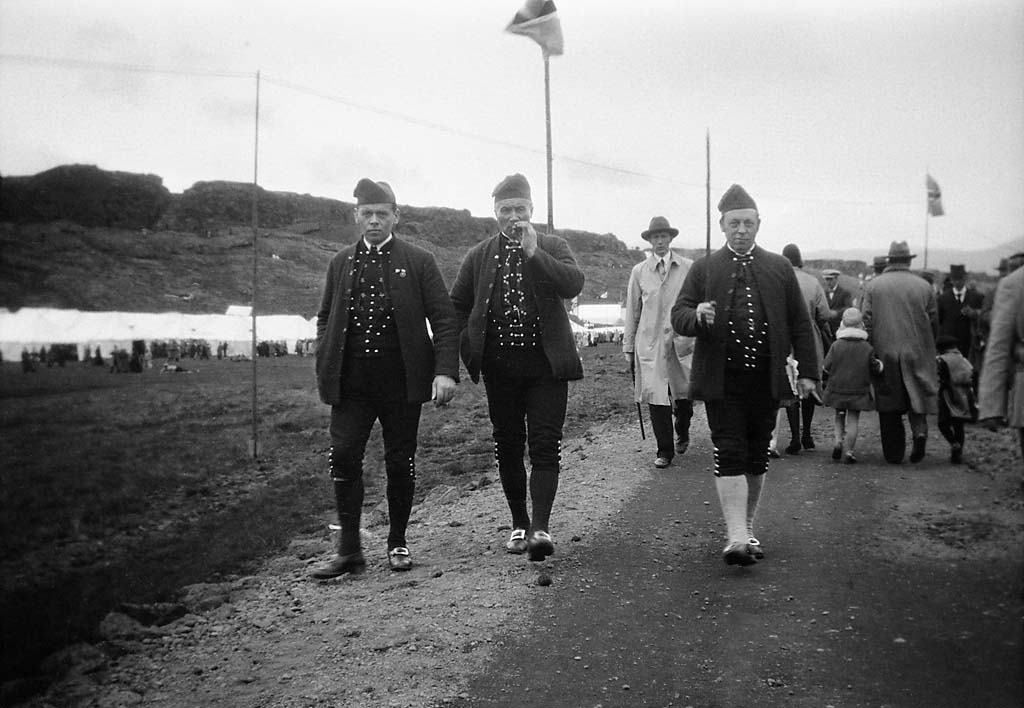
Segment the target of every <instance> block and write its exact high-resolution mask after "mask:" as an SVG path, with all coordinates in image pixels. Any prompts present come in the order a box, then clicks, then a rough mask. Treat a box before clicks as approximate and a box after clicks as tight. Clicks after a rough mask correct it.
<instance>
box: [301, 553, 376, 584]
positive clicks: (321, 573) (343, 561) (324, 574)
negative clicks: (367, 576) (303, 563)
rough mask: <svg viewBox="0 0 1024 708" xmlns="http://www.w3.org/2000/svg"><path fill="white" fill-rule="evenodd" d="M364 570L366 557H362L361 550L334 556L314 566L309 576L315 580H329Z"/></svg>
mask: <svg viewBox="0 0 1024 708" xmlns="http://www.w3.org/2000/svg"><path fill="white" fill-rule="evenodd" d="M364 570H366V559H365V558H363V552H362V551H356V552H355V553H350V554H349V555H347V556H342V555H337V556H334V558H332V559H331V560H329V561H327V562H326V563H321V564H320V565H316V566H314V567H313V570H311V571H310V572H309V576H310V577H311V578H316V579H317V580H330V579H331V578H337V577H338V576H340V575H345V574H346V573H352V574H353V575H357V574H359V573H362V572H363V571H364Z"/></svg>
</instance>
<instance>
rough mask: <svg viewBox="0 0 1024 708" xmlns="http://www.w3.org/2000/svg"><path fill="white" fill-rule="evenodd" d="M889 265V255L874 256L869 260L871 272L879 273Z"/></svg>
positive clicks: (873, 273)
mask: <svg viewBox="0 0 1024 708" xmlns="http://www.w3.org/2000/svg"><path fill="white" fill-rule="evenodd" d="M888 265H889V256H875V257H874V258H873V259H872V260H871V274H872V275H881V274H882V271H883V270H885V268H886V266H888Z"/></svg>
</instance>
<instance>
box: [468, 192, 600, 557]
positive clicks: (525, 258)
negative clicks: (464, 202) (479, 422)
mask: <svg viewBox="0 0 1024 708" xmlns="http://www.w3.org/2000/svg"><path fill="white" fill-rule="evenodd" d="M491 196H493V197H494V216H495V218H496V219H497V222H498V233H497V234H495V235H494V236H491V237H490V238H488V239H486V240H484V241H483V242H481V243H479V244H477V245H476V246H474V247H473V248H472V249H470V251H469V253H467V254H466V257H465V259H463V261H462V266H461V267H460V268H459V274H458V276H456V279H455V284H454V285H453V286H452V291H451V297H452V303H453V304H454V305H455V311H456V314H457V317H458V327H459V330H460V331H461V332H462V336H461V349H462V360H463V362H464V363H465V365H466V369H467V370H468V371H469V375H470V378H471V379H472V380H473V382H474V383H476V382H477V381H479V379H480V377H481V375H482V376H483V379H484V386H485V388H486V390H487V407H488V411H489V413H490V418H491V426H492V429H493V436H494V453H495V456H496V457H497V462H498V476H499V477H500V479H501V486H502V490H503V491H504V493H505V499H506V501H507V502H508V506H509V511H510V512H511V515H512V534H511V536H510V538H509V540H508V542H507V543H506V544H505V548H506V550H507V551H508V552H509V553H516V554H522V553H528V554H529V558H530V560H533V561H539V560H543V559H544V558H546V557H547V556H550V555H551V554H552V553H554V551H555V545H554V542H553V541H552V539H551V534H550V533H549V528H548V527H549V524H550V519H551V509H552V506H553V505H554V501H555V494H556V492H557V491H558V476H559V472H560V468H561V463H560V452H559V449H560V446H561V441H562V426H563V425H564V423H565V411H566V405H567V402H568V395H569V389H568V382H569V381H572V380H576V379H581V378H583V362H582V361H581V360H580V355H579V351H578V350H577V348H576V340H575V338H574V337H573V333H572V328H571V327H570V325H569V313H568V312H567V311H566V309H565V300H569V299H572V298H574V297H576V296H577V295H579V293H580V291H582V290H583V271H582V270H581V269H580V267H579V266H578V265H577V263H576V259H575V258H574V257H573V255H572V250H571V249H570V248H569V244H568V243H566V241H565V240H564V239H562V238H561V237H559V236H556V235H554V234H540V233H537V231H536V230H535V229H534V227H533V224H531V223H530V218H531V217H532V216H533V201H532V198H531V194H530V184H529V182H528V181H527V180H526V178H525V177H524V176H523V175H521V174H514V175H509V176H508V177H506V178H505V179H503V180H502V181H501V182H500V183H499V184H498V186H497V187H495V188H494V191H493V192H492V193H491ZM527 442H529V454H530V474H529V476H527V473H526V465H525V461H524V453H525V452H526V445H527ZM527 490H529V495H530V501H531V503H532V518H531V512H530V508H529V507H528V506H527V499H526V496H527Z"/></svg>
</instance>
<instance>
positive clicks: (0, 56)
mask: <svg viewBox="0 0 1024 708" xmlns="http://www.w3.org/2000/svg"><path fill="white" fill-rule="evenodd" d="M3 60H10V61H19V62H24V63H30V64H40V65H50V66H59V67H64V68H71V69H81V68H92V69H103V70H108V71H129V72H136V73H152V74H169V75H175V76H202V77H217V78H230V79H253V78H254V77H255V76H256V73H255V72H230V71H216V70H210V69H192V68H187V69H186V68H179V69H168V68H161V67H156V66H151V65H145V64H121V63H115V62H104V61H96V60H89V59H65V58H57V57H41V56H32V55H27V54H6V53H0V61H3ZM262 79H263V81H264V82H265V83H269V84H274V85H277V86H280V87H282V88H285V89H288V90H291V91H295V92H297V93H302V94H306V95H308V96H313V97H316V98H320V99H323V100H325V101H331V102H333V103H338V104H340V105H343V106H347V107H349V108H352V109H355V110H359V111H364V112H368V113H374V114H377V115H380V116H385V117H387V118H391V119H393V120H397V121H400V122H403V123H407V124H410V125H415V126H419V127H421V128H426V129H429V130H434V131H437V132H441V133H446V134H448V135H453V136H456V137H460V138H464V139H468V140H474V141H477V142H481V143H486V144H490V145H498V146H501V147H506V148H510V149H513V150H519V151H522V152H528V153H532V154H535V155H544V154H545V151H544V150H540V149H537V148H534V147H530V146H528V145H521V144H519V143H514V142H510V141H507V140H501V139H499V138H495V137H492V136H489V135H481V134H479V133H473V132H471V131H467V130H461V129H458V128H453V127H451V126H449V125H445V124H443V123H438V122H435V121H429V120H424V119H422V118H417V117H415V116H411V115H408V114H405V113H400V112H398V111H392V110H388V109H384V108H378V107H376V106H369V105H366V104H363V103H359V102H357V101H353V100H352V99H350V98H345V97H343V96H339V95H336V94H331V93H328V92H326V91H322V90H320V89H316V88H312V87H309V86H304V85H302V84H298V83H295V82H294V81H288V80H287V79H278V78H274V77H270V76H267V75H266V74H263V75H262ZM554 157H555V158H556V159H558V160H559V161H560V162H563V163H569V164H575V165H580V166H582V167H589V168H592V169H598V170H604V171H606V172H614V173H615V174H620V175H625V176H627V177H635V178H639V179H648V180H653V181H657V182H664V183H667V184H673V185H677V186H681V187H686V188H690V189H693V190H701V193H703V190H704V188H705V185H704V184H699V183H697V182H688V181H685V180H680V179H676V178H673V177H666V176H664V175H656V174H652V173H650V172H642V171H640V170H635V169H629V168H625V167H618V166H615V165H609V164H606V163H601V162H595V161H593V160H584V159H581V158H577V157H572V156H569V155H562V154H558V153H555V154H554ZM763 196H765V197H768V198H771V199H777V200H780V201H788V202H798V203H805V204H834V205H845V206H907V205H910V204H914V203H916V202H911V201H880V200H864V199H834V198H828V199H823V198H816V197H794V196H790V195H780V194H771V193H763Z"/></svg>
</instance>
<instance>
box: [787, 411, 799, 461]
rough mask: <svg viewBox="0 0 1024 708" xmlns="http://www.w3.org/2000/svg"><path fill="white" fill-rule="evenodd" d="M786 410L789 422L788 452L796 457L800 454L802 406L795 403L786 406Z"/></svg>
mask: <svg viewBox="0 0 1024 708" xmlns="http://www.w3.org/2000/svg"><path fill="white" fill-rule="evenodd" d="M785 410H786V419H787V420H788V421H789V446H788V447H787V448H786V452H788V453H790V454H793V455H795V454H797V453H798V452H800V404H799V402H797V401H793V402H792V403H790V404H788V405H787V406H785Z"/></svg>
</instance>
